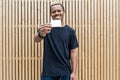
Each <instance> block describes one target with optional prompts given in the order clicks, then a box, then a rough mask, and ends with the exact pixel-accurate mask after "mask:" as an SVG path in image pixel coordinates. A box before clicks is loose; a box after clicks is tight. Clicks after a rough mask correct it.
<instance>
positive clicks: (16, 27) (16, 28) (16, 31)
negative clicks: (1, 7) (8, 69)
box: [15, 0, 19, 80]
mask: <svg viewBox="0 0 120 80" xmlns="http://www.w3.org/2000/svg"><path fill="white" fill-rule="evenodd" d="M18 6H19V5H18V0H16V5H15V7H16V13H15V14H16V21H15V34H16V37H15V38H16V39H15V42H16V43H15V44H16V50H15V53H16V54H15V55H16V56H15V58H16V63H15V64H16V66H15V67H16V68H15V69H16V70H15V71H16V80H18V75H19V73H18V72H19V71H18V52H19V51H18V40H19V39H18V19H19V18H18V11H19V9H18V8H19V7H18Z"/></svg>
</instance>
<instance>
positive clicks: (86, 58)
mask: <svg viewBox="0 0 120 80" xmlns="http://www.w3.org/2000/svg"><path fill="white" fill-rule="evenodd" d="M84 16H85V17H84V36H85V37H84V39H85V43H84V45H85V47H84V54H85V56H84V57H85V80H88V68H87V66H88V57H87V54H88V50H87V49H88V48H87V47H88V46H87V44H88V41H87V40H88V39H87V38H88V36H87V35H88V34H87V33H88V31H87V30H88V28H87V26H88V25H87V17H88V16H87V0H84Z"/></svg>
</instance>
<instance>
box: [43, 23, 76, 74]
mask: <svg viewBox="0 0 120 80" xmlns="http://www.w3.org/2000/svg"><path fill="white" fill-rule="evenodd" d="M77 47H78V42H77V38H76V34H75V31H74V30H73V29H72V28H71V27H69V26H68V25H65V26H64V27H54V28H52V30H51V32H50V33H48V34H47V35H46V37H45V38H44V56H43V73H42V75H44V76H62V75H70V74H71V72H72V69H71V65H70V50H71V49H74V48H77Z"/></svg>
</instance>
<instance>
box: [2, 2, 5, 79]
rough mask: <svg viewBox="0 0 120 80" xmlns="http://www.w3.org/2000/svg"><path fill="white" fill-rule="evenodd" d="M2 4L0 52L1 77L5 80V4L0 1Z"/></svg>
mask: <svg viewBox="0 0 120 80" xmlns="http://www.w3.org/2000/svg"><path fill="white" fill-rule="evenodd" d="M2 4H3V7H2V24H3V25H2V28H3V32H2V36H3V37H2V38H3V39H2V40H3V44H2V48H3V50H2V58H3V64H2V66H3V68H2V72H3V75H2V76H3V77H2V80H5V75H6V72H5V67H6V66H5V35H6V34H5V27H6V26H5V20H6V18H5V16H6V15H5V11H6V2H5V1H3V0H2ZM1 74H2V73H1Z"/></svg>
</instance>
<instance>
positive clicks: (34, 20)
mask: <svg viewBox="0 0 120 80" xmlns="http://www.w3.org/2000/svg"><path fill="white" fill-rule="evenodd" d="M54 1H58V2H61V3H63V5H64V6H65V16H64V21H65V23H66V24H69V25H70V26H71V27H72V28H73V29H75V31H76V35H77V39H78V43H79V48H78V49H77V52H78V66H77V74H76V76H77V80H119V79H120V77H119V75H120V59H119V57H120V54H119V53H120V50H119V48H120V37H119V34H120V32H119V30H120V28H119V25H120V15H119V14H120V10H119V9H118V8H119V7H120V1H119V0H0V15H1V16H2V18H1V23H0V25H1V27H0V32H1V34H0V48H1V49H0V64H1V65H0V71H1V73H0V80H39V79H40V74H41V72H42V64H43V62H42V61H43V44H44V42H43V41H42V42H40V43H35V42H34V39H33V38H34V34H35V33H36V32H37V28H38V27H39V25H40V24H43V23H49V22H50V20H51V17H50V15H49V14H50V12H49V5H50V4H51V3H53V2H54Z"/></svg>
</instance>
